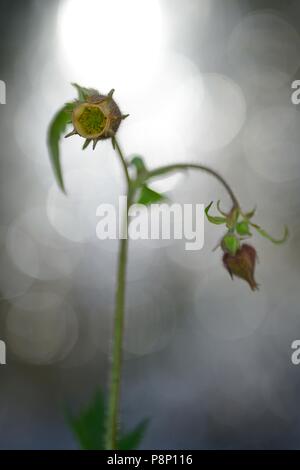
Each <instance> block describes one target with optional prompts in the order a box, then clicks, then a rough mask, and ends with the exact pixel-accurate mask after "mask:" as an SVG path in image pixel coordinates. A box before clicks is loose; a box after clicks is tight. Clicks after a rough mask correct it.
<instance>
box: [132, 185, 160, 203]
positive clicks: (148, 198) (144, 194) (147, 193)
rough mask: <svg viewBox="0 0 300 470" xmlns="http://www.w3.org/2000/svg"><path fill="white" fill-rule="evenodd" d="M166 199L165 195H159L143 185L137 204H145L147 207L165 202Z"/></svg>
mask: <svg viewBox="0 0 300 470" xmlns="http://www.w3.org/2000/svg"><path fill="white" fill-rule="evenodd" d="M166 199H167V197H166V196H164V195H163V194H160V193H157V192H156V191H153V189H150V188H149V187H148V186H146V185H143V186H142V188H141V192H140V195H139V198H138V200H137V204H144V205H145V206H148V205H149V204H155V203H156V202H160V201H165V200H166Z"/></svg>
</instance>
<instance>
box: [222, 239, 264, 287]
mask: <svg viewBox="0 0 300 470" xmlns="http://www.w3.org/2000/svg"><path fill="white" fill-rule="evenodd" d="M256 258H257V255H256V251H255V249H254V248H253V247H252V246H251V245H247V244H243V245H242V246H241V248H240V249H239V250H238V251H237V252H236V253H235V255H231V254H230V253H225V254H224V256H223V263H224V266H225V268H226V269H227V271H228V272H229V274H230V276H231V278H233V276H236V277H239V278H240V279H244V280H245V281H246V282H248V284H249V286H250V287H251V289H252V290H253V291H254V290H257V289H258V284H257V283H256V281H255V279H254V270H255V263H256Z"/></svg>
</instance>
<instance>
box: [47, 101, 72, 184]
mask: <svg viewBox="0 0 300 470" xmlns="http://www.w3.org/2000/svg"><path fill="white" fill-rule="evenodd" d="M69 123H70V114H69V112H68V110H67V108H66V105H65V106H64V107H63V108H62V109H60V110H59V111H58V112H57V113H56V114H55V116H54V118H53V119H52V121H51V122H50V125H49V128H48V134H47V145H48V151H49V156H50V161H51V164H52V168H53V172H54V175H55V178H56V180H57V183H58V185H59V187H60V189H61V190H62V191H63V192H65V186H64V180H63V174H62V170H61V163H60V152H59V142H60V139H61V137H62V136H63V135H64V134H65V132H66V129H67V126H68V125H69Z"/></svg>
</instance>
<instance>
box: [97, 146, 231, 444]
mask: <svg viewBox="0 0 300 470" xmlns="http://www.w3.org/2000/svg"><path fill="white" fill-rule="evenodd" d="M112 143H113V146H114V148H115V150H116V152H117V154H118V156H119V158H120V162H121V164H122V167H123V170H124V174H125V178H126V183H127V208H126V213H125V214H124V223H125V224H126V231H125V233H124V235H123V236H124V237H125V238H122V239H121V241H120V246H119V255H118V274H117V289H116V304H115V312H114V328H113V348H112V359H111V377H110V386H109V398H108V413H107V423H106V441H105V448H106V449H107V450H116V449H117V447H118V427H119V422H118V420H119V409H120V395H121V372H122V348H123V336H124V312H125V289H126V266H127V254H128V237H127V227H128V209H129V207H130V205H131V203H132V201H133V198H134V193H135V191H136V189H137V188H138V187H139V186H141V185H142V184H143V182H144V179H147V180H148V179H150V178H154V177H156V176H161V175H164V174H166V173H169V172H172V171H178V170H187V169H195V170H200V171H204V172H206V173H209V174H210V175H212V176H214V177H215V178H216V179H217V180H218V181H219V182H220V183H221V184H222V185H223V186H224V187H225V189H226V190H227V192H228V194H229V196H230V198H231V200H232V202H233V205H234V206H235V207H239V204H238V200H237V198H236V197H235V195H234V193H233V191H232V189H231V188H230V186H229V185H228V184H227V182H226V181H225V180H224V179H223V177H222V176H220V175H219V174H218V173H216V172H215V171H214V170H212V169H211V168H209V167H206V166H203V165H198V164H194V163H178V164H175V165H167V166H163V167H160V168H157V169H155V170H152V171H150V172H147V173H146V174H145V175H144V176H143V178H142V179H140V180H139V179H137V180H135V181H132V180H131V178H130V175H129V172H128V167H127V162H126V160H125V157H124V155H123V152H122V150H121V148H120V146H119V144H118V142H117V140H116V138H115V137H113V138H112Z"/></svg>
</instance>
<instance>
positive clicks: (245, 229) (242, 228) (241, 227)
mask: <svg viewBox="0 0 300 470" xmlns="http://www.w3.org/2000/svg"><path fill="white" fill-rule="evenodd" d="M236 231H237V233H238V234H239V235H242V236H244V235H248V236H251V232H250V230H249V222H248V221H247V220H242V221H241V222H238V223H237V224H236Z"/></svg>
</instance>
